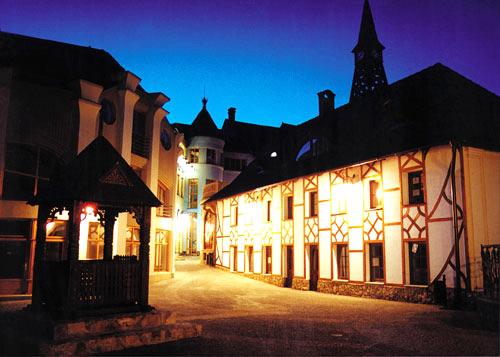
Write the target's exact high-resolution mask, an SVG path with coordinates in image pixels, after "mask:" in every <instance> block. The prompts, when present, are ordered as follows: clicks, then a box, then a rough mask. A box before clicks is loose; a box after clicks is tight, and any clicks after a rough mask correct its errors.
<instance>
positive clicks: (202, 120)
mask: <svg viewBox="0 0 500 357" xmlns="http://www.w3.org/2000/svg"><path fill="white" fill-rule="evenodd" d="M207 102H208V100H207V98H205V97H203V99H202V103H203V108H202V109H201V111H200V112H199V113H198V115H197V116H196V118H195V119H194V120H193V123H192V124H191V130H190V134H191V137H193V136H211V137H216V138H218V137H220V136H221V134H220V131H219V129H218V128H217V125H215V123H214V121H213V119H212V117H211V116H210V113H209V112H208V110H207Z"/></svg>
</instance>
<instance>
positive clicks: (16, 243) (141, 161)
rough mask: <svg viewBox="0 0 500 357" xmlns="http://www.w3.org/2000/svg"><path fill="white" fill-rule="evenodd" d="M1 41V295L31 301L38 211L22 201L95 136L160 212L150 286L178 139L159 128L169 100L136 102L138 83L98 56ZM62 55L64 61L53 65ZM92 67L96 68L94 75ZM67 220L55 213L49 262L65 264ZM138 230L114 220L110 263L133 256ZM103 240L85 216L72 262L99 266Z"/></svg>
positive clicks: (165, 248) (168, 209)
mask: <svg viewBox="0 0 500 357" xmlns="http://www.w3.org/2000/svg"><path fill="white" fill-rule="evenodd" d="M0 35H1V36H2V37H3V38H4V40H5V41H3V42H2V43H4V44H5V46H7V47H9V46H10V48H9V50H10V52H9V53H11V55H12V58H10V59H9V60H11V62H9V64H8V65H5V66H2V70H1V85H0V87H1V89H0V100H1V102H2V103H3V105H2V111H1V113H0V197H1V200H0V242H1V244H2V248H3V249H2V254H3V255H2V259H1V260H2V262H3V263H2V268H1V276H0V291H1V292H2V293H30V292H31V284H32V277H33V271H32V269H33V258H34V248H35V232H36V218H37V207H32V206H29V205H27V204H26V201H27V200H29V199H30V198H31V197H32V196H33V195H36V193H37V191H38V188H39V187H41V186H42V185H44V184H46V183H47V182H48V179H49V178H50V177H51V175H52V173H53V172H54V170H55V169H56V168H57V166H58V165H64V164H66V163H68V162H69V161H70V160H71V159H72V158H74V157H75V156H76V155H77V154H78V153H80V152H81V151H82V150H83V149H84V148H85V147H86V146H87V145H88V144H89V143H90V142H92V141H93V140H94V139H95V138H96V137H97V136H98V135H102V136H104V137H105V138H106V139H107V140H108V141H109V142H110V143H111V144H112V145H113V146H114V148H115V149H116V150H117V151H118V152H119V153H120V155H121V156H122V157H123V158H124V159H125V161H126V162H127V163H128V164H129V165H130V166H132V167H133V168H134V170H135V172H136V173H137V175H138V176H140V177H141V179H142V180H143V181H144V182H145V183H146V185H147V186H148V187H149V188H150V190H151V191H152V192H153V193H154V194H155V195H157V197H158V198H159V199H160V201H161V202H162V206H161V207H158V208H153V209H152V214H151V216H152V217H153V219H152V222H151V237H150V262H151V264H150V273H151V279H150V280H151V281H152V282H154V281H155V280H157V279H161V278H164V277H170V276H171V275H172V273H173V263H174V255H173V252H174V242H173V231H174V226H175V222H174V220H175V217H174V215H173V206H174V204H175V197H176V196H175V188H176V179H177V178H176V177H177V176H176V167H177V159H178V156H179V155H181V154H180V152H179V150H178V146H179V145H180V144H181V143H182V136H181V135H179V134H177V133H175V132H174V130H173V128H172V127H171V126H170V124H169V123H168V120H167V119H166V115H167V114H168V112H167V111H166V110H165V109H163V105H164V104H165V103H167V102H168V101H169V98H168V97H166V96H165V95H164V94H162V93H147V92H145V91H144V89H142V88H141V87H140V86H139V83H140V81H141V80H140V78H139V77H137V76H136V75H134V74H133V73H131V72H128V71H125V70H124V69H123V68H122V67H121V66H120V65H119V64H118V63H117V62H116V61H115V60H114V59H113V58H112V57H111V56H110V55H109V54H107V53H106V52H105V51H102V50H95V49H91V48H87V47H79V46H74V45H69V44H64V43H58V42H53V41H47V40H40V39H35V38H30V37H25V36H19V35H13V34H7V33H1V34H0ZM20 48H25V50H24V51H21V50H19V49H20ZM38 48H46V51H45V52H44V56H42V57H40V58H39V57H38V55H36V56H35V55H32V54H31V52H30V51H33V52H36V51H37V49H38ZM63 54H64V56H66V57H65V58H66V61H63V62H62V63H60V62H57V60H56V58H59V57H57V56H62V55H63ZM64 56H63V57H64ZM41 63H42V64H44V65H40V64H41ZM94 63H99V70H98V69H97V68H96V67H95V65H94ZM79 64H84V65H82V66H80V67H79ZM53 67H54V68H53ZM56 67H57V68H56ZM67 219H68V217H67V214H66V213H65V212H62V213H61V214H58V215H57V216H56V217H55V219H54V220H53V221H52V222H49V224H48V225H47V245H46V254H47V256H48V258H49V260H65V259H66V257H65V251H66V249H65V247H66V244H67V237H66V235H67ZM138 229H139V225H138V224H137V222H136V221H135V219H133V217H132V215H131V214H128V213H120V214H119V216H118V218H117V221H116V223H115V226H114V231H115V235H114V241H113V256H114V255H127V256H128V255H138V252H139V238H138V237H139V231H138ZM103 232H104V227H103V226H102V225H101V224H100V223H99V222H98V220H97V217H96V215H94V212H90V211H89V212H87V214H86V216H85V219H84V220H83V222H82V224H81V227H80V241H79V258H80V259H102V255H103V246H104V241H103V239H104V237H103ZM4 258H5V259H4Z"/></svg>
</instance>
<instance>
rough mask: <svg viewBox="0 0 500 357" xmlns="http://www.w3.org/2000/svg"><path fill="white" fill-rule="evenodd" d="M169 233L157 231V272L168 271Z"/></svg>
mask: <svg viewBox="0 0 500 357" xmlns="http://www.w3.org/2000/svg"><path fill="white" fill-rule="evenodd" d="M169 236H170V232H169V231H165V230H161V229H157V230H156V235H155V271H168V238H169Z"/></svg>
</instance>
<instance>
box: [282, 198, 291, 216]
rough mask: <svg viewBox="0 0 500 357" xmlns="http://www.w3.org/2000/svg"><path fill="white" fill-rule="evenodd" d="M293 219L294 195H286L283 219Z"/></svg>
mask: <svg viewBox="0 0 500 357" xmlns="http://www.w3.org/2000/svg"><path fill="white" fill-rule="evenodd" d="M289 219H293V196H285V197H284V199H283V220H285V221H286V220H289Z"/></svg>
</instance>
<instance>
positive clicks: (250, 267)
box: [246, 246, 253, 273]
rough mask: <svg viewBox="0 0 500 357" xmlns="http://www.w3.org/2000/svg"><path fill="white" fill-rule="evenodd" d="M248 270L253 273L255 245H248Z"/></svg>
mask: <svg viewBox="0 0 500 357" xmlns="http://www.w3.org/2000/svg"><path fill="white" fill-rule="evenodd" d="M246 251H247V272H249V273H253V247H252V246H247V247H246Z"/></svg>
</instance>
